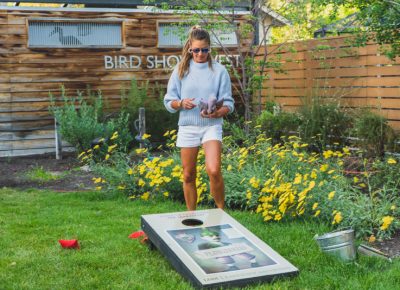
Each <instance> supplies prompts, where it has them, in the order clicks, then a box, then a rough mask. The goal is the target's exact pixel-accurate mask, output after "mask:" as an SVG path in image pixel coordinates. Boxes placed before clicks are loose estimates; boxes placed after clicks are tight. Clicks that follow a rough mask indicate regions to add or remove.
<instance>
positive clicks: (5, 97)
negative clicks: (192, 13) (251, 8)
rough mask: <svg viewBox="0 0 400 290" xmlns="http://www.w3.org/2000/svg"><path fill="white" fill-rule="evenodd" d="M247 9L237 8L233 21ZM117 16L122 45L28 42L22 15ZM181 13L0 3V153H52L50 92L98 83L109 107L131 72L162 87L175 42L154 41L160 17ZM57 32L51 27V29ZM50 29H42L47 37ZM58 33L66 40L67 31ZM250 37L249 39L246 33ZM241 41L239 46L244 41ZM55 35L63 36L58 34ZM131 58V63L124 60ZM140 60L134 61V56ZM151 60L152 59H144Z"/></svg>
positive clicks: (87, 18)
mask: <svg viewBox="0 0 400 290" xmlns="http://www.w3.org/2000/svg"><path fill="white" fill-rule="evenodd" d="M245 15H246V13H245V12H243V13H238V14H237V20H238V22H239V23H240V22H242V21H245ZM30 19H40V21H43V19H44V20H46V19H49V21H56V22H57V21H60V20H67V21H68V19H70V20H72V21H75V22H79V21H84V22H88V21H92V22H96V23H97V22H99V23H100V22H107V21H108V22H116V23H118V22H119V23H122V24H123V25H122V37H123V45H122V46H121V47H120V48H106V47H95V48H38V47H36V48H33V47H30V46H29V45H28V41H29V39H28V36H29V35H28V21H30ZM179 21H181V18H180V16H179V15H177V14H174V13H173V11H171V12H153V11H151V10H147V11H144V10H139V9H105V8H103V9H102V8H84V9H69V8H60V9H54V8H53V9H52V8H23V7H21V8H19V7H14V8H8V9H6V8H4V7H3V8H1V9H0V157H2V156H17V155H27V154H39V153H44V152H54V150H55V140H54V120H53V117H52V116H51V115H50V113H49V110H48V107H49V100H50V98H49V93H52V94H54V95H55V96H56V97H60V88H61V85H64V86H65V88H66V90H67V92H68V96H70V97H72V96H75V97H76V91H77V90H80V91H85V90H86V88H87V86H88V85H89V86H90V87H91V89H92V90H93V91H96V90H101V92H102V95H103V96H104V97H105V98H107V100H108V104H109V105H110V107H111V108H114V109H117V108H118V107H119V105H120V96H121V89H122V88H126V89H128V88H129V86H130V81H131V80H132V79H133V78H136V79H137V80H139V81H140V80H146V81H147V80H148V81H150V87H151V86H153V87H154V86H156V85H159V86H164V87H165V85H166V83H167V81H168V78H169V76H170V74H171V67H173V65H172V66H171V65H169V63H172V62H174V61H175V62H176V61H177V59H178V56H180V54H181V48H180V47H160V46H159V45H158V33H159V32H158V28H159V26H158V25H159V23H161V22H163V23H171V22H179ZM54 31H55V30H54ZM48 35H49V34H46V35H45V36H47V37H48ZM60 38H65V39H67V38H68V37H67V36H65V35H64V36H61V35H60ZM246 41H248V40H246ZM246 41H244V42H243V43H242V45H243V46H248V43H246ZM60 42H61V40H60ZM131 58H132V59H133V61H134V65H133V66H130V63H129V61H130V59H131ZM139 59H140V60H141V65H140V66H136V64H137V62H138V60H139ZM149 61H150V62H149Z"/></svg>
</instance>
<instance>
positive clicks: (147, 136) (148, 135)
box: [142, 133, 151, 139]
mask: <svg viewBox="0 0 400 290" xmlns="http://www.w3.org/2000/svg"><path fill="white" fill-rule="evenodd" d="M150 137H151V135H150V134H146V133H144V134H143V135H142V139H148V138H150Z"/></svg>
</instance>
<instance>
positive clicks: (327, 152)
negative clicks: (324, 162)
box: [322, 150, 333, 159]
mask: <svg viewBox="0 0 400 290" xmlns="http://www.w3.org/2000/svg"><path fill="white" fill-rule="evenodd" d="M322 155H323V156H324V158H325V159H328V158H330V157H331V156H332V155H333V151H332V150H328V151H324V152H323V153H322Z"/></svg>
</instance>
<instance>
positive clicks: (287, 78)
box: [258, 37, 400, 130]
mask: <svg viewBox="0 0 400 290" xmlns="http://www.w3.org/2000/svg"><path fill="white" fill-rule="evenodd" d="M266 49H267V51H268V52H269V60H270V61H275V62H278V63H281V69H282V72H274V71H269V72H268V76H269V78H268V79H266V80H264V82H263V91H262V98H261V101H262V103H265V102H266V101H268V100H270V101H276V102H278V103H279V104H281V105H282V106H283V108H284V110H292V111H293V110H296V109H298V108H299V106H301V105H303V104H304V103H305V102H309V101H310V99H311V98H313V97H314V98H321V99H330V100H331V101H334V102H339V103H340V105H341V106H347V107H353V108H354V107H370V108H371V109H372V110H374V111H376V112H378V113H379V114H381V115H382V116H384V117H386V118H387V119H388V120H389V124H390V125H391V126H392V127H393V128H395V129H396V130H400V58H397V59H396V60H395V61H390V60H389V59H388V58H387V57H386V56H384V55H382V53H380V50H379V46H378V45H377V44H374V43H369V44H368V45H366V46H365V47H359V48H358V47H353V46H352V45H351V38H350V37H333V38H326V39H319V40H308V41H299V42H294V43H290V44H280V45H271V46H268V47H266ZM261 57H262V56H261V55H259V56H258V58H259V59H261Z"/></svg>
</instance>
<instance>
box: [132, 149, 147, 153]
mask: <svg viewBox="0 0 400 290" xmlns="http://www.w3.org/2000/svg"><path fill="white" fill-rule="evenodd" d="M135 152H136V154H142V153H146V152H147V148H141V149H136V150H135Z"/></svg>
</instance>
